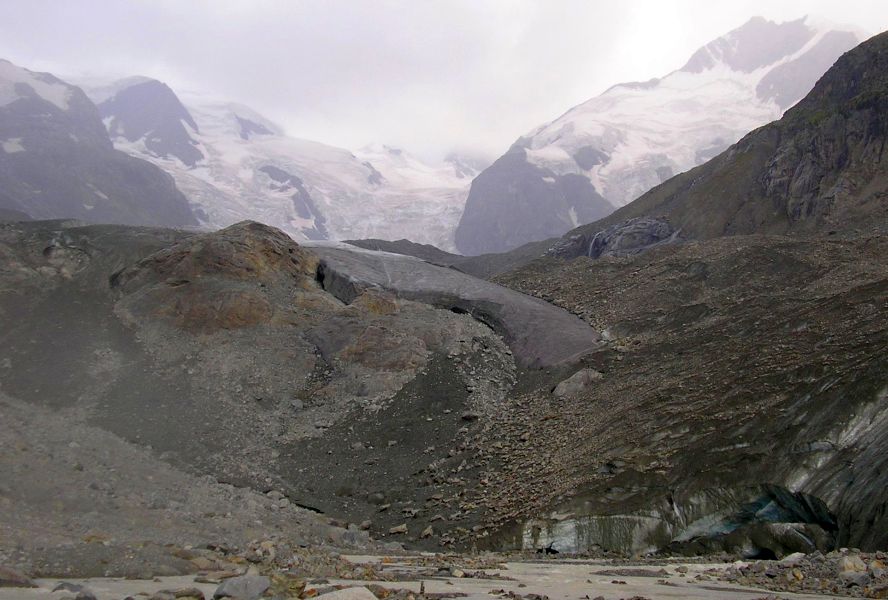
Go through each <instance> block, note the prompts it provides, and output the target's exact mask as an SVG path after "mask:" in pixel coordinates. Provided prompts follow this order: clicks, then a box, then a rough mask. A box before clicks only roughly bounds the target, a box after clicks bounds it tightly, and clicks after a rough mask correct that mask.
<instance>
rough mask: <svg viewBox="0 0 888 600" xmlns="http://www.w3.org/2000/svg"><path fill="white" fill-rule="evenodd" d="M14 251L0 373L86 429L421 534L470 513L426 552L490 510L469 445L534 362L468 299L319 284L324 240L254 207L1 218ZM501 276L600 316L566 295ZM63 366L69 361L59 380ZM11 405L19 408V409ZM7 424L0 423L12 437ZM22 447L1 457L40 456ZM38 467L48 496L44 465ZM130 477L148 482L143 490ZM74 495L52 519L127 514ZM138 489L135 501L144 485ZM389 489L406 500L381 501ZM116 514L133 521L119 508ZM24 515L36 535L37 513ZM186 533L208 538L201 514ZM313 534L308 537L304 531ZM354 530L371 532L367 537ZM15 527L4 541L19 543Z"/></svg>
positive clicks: (2, 239) (11, 392) (12, 516)
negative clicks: (341, 293)
mask: <svg viewBox="0 0 888 600" xmlns="http://www.w3.org/2000/svg"><path fill="white" fill-rule="evenodd" d="M0 257H2V260H0V315H2V318H0V336H2V337H3V339H4V340H6V341H5V342H4V344H3V345H2V347H0V385H2V390H3V393H4V394H7V395H8V396H10V397H11V398H12V400H14V401H15V402H18V403H20V406H21V407H22V410H23V411H27V407H29V406H31V407H33V409H34V411H38V410H44V411H47V412H52V411H59V414H64V415H65V416H64V419H65V420H66V423H67V426H68V429H69V430H70V431H71V432H72V435H74V432H77V431H81V426H83V427H86V426H88V427H90V428H93V430H95V431H101V432H104V433H105V434H107V435H108V436H115V437H116V438H118V439H119V440H121V443H124V444H130V445H133V446H135V447H137V448H138V447H141V448H140V451H141V452H142V453H144V452H148V450H146V448H145V447H149V446H150V454H151V455H152V456H153V457H155V458H154V460H155V463H153V464H156V463H157V462H159V461H161V460H162V461H166V462H167V463H170V464H172V465H174V467H175V468H176V469H177V470H179V471H181V472H188V473H197V474H200V475H209V476H212V477H213V478H214V480H216V481H222V482H225V483H226V484H233V485H236V486H238V487H239V488H252V489H253V490H258V491H259V492H265V491H268V490H272V489H273V490H277V491H279V492H280V493H281V494H282V496H280V497H275V498H274V500H275V502H276V503H283V505H284V506H287V507H292V506H293V505H296V504H298V505H303V506H309V507H312V508H313V509H315V510H320V511H323V512H326V513H329V514H331V515H335V516H337V517H338V518H340V519H344V520H348V521H349V522H352V523H362V522H364V521H369V522H370V523H369V524H368V525H367V526H366V527H368V528H369V529H370V531H371V532H372V535H374V536H378V535H385V534H386V532H387V531H388V530H389V529H390V528H391V527H394V526H397V525H399V524H401V523H403V522H404V519H405V518H406V517H405V514H409V515H410V517H409V518H410V519H411V521H410V523H411V532H414V535H416V534H418V533H419V532H421V531H424V530H425V529H427V528H428V526H429V525H431V524H432V522H433V518H434V517H436V512H432V510H431V509H430V508H429V509H423V510H420V509H421V508H422V507H432V506H435V507H437V508H436V509H435V510H436V511H438V510H440V511H447V514H448V515H449V516H452V515H455V513H456V512H457V511H459V512H460V514H459V515H456V516H452V518H451V519H450V521H448V523H446V524H440V523H437V521H434V522H435V523H437V524H436V525H435V531H436V533H435V534H434V535H429V536H427V537H425V538H423V539H422V541H421V542H419V543H421V544H422V545H424V546H426V547H429V548H434V547H437V546H438V544H439V543H440V542H441V539H442V536H444V535H445V534H446V533H447V531H448V530H450V529H455V528H457V527H463V526H468V527H472V526H474V525H475V524H477V522H478V516H477V514H476V513H477V512H478V511H477V510H472V509H471V508H469V507H466V508H460V504H461V502H460V500H459V493H460V490H462V488H463V487H464V486H466V485H469V486H471V487H473V486H477V485H480V483H479V479H480V478H479V475H478V472H477V470H475V469H468V468H466V467H465V466H463V467H460V464H461V463H463V462H464V461H466V463H468V461H470V460H473V459H472V456H471V453H470V444H471V441H472V440H473V439H474V438H475V436H476V435H477V432H478V431H479V430H480V429H482V428H483V427H485V426H486V425H485V424H486V423H487V421H488V419H489V415H491V414H493V413H495V412H497V411H498V410H499V407H500V406H501V404H502V402H503V400H504V399H505V397H506V396H507V395H508V394H509V393H510V391H511V390H512V388H513V386H514V385H515V383H516V379H517V376H518V368H517V367H516V364H515V363H516V359H515V357H514V356H513V353H512V351H511V350H510V349H509V348H508V347H507V346H506V344H505V343H504V342H503V340H502V338H501V337H500V336H499V335H497V334H496V333H495V332H494V331H493V330H492V329H490V328H489V327H487V326H486V325H484V324H482V323H481V322H480V321H479V320H476V319H474V318H473V317H472V316H471V315H469V314H467V312H461V311H451V310H443V309H442V308H438V307H434V306H431V305H429V304H428V303H425V302H423V301H422V298H419V295H417V299H416V300H410V299H408V298H406V297H403V296H401V297H399V296H398V295H396V294H395V293H394V292H392V291H387V290H386V289H384V288H383V287H382V286H371V285H366V286H361V289H359V290H356V292H355V294H354V295H353V296H351V297H349V298H348V299H349V303H345V302H343V301H342V300H340V299H339V298H337V297H336V296H335V295H333V294H331V293H330V292H329V291H327V290H325V289H324V287H323V286H322V285H321V282H319V281H318V280H317V275H318V268H317V267H318V264H319V262H318V261H319V256H318V254H316V252H315V250H313V249H311V248H306V247H304V246H300V245H297V244H295V243H294V242H293V241H292V240H291V239H290V238H289V237H287V236H286V235H285V234H283V233H282V232H281V231H280V230H277V229H274V228H270V227H266V226H264V225H260V224H257V223H249V222H247V223H241V224H238V225H235V226H232V227H229V228H227V229H225V230H221V231H218V232H213V233H207V234H195V233H189V232H183V231H176V230H160V229H146V228H130V227H121V226H95V225H93V226H87V225H84V224H82V223H76V222H71V221H50V222H46V221H43V222H40V221H38V222H29V223H7V222H4V223H2V224H0ZM416 262H418V261H416ZM419 264H422V263H419ZM442 270H444V271H449V270H448V269H442ZM422 272H423V271H419V273H422ZM454 274H456V275H460V276H461V277H463V278H465V279H469V278H468V276H466V275H461V274H459V273H456V272H454ZM482 283H483V282H482ZM486 285H489V286H490V287H493V288H496V287H497V286H492V285H491V284H486ZM498 289H500V290H502V292H501V293H502V294H504V295H505V296H507V297H518V298H523V299H525V300H526V301H528V302H529V303H530V304H532V305H535V306H541V307H543V308H548V309H550V310H552V311H553V312H554V313H555V314H559V315H563V316H564V317H567V318H568V320H567V321H565V322H572V323H575V324H578V325H580V326H581V328H582V330H584V331H587V332H592V329H591V328H589V327H588V326H586V325H584V324H583V323H581V322H579V321H578V320H577V319H575V318H573V317H570V315H567V314H566V313H565V312H564V311H561V310H557V309H552V307H549V306H548V305H546V304H545V303H543V302H540V301H537V300H533V299H531V298H528V297H526V296H522V295H521V294H517V293H515V292H510V291H508V290H504V289H503V288H498ZM453 293H454V302H457V303H459V300H458V297H457V296H458V294H457V292H453ZM466 308H469V307H468V306H467V307H466ZM527 314H528V316H533V314H534V313H527ZM593 334H594V332H593ZM590 337H593V338H594V335H591V336H590ZM592 341H593V342H594V341H595V340H594V339H593V340H592ZM50 348H52V350H51V351H50V350H49V349H50ZM50 371H52V372H53V373H55V375H56V376H54V377H51V378H49V377H46V373H47V372H50ZM0 411H2V412H3V414H4V418H5V420H4V424H5V423H6V422H7V421H8V420H9V415H10V413H9V411H8V410H6V409H5V408H4V407H3V406H0ZM40 414H43V413H40ZM463 415H473V417H472V418H464V416H463ZM59 418H60V419H61V417H59ZM35 429H37V430H40V428H35ZM17 431H18V430H17ZM24 432H25V434H26V433H27V428H25V429H24ZM9 433H10V428H8V427H4V428H3V429H2V431H0V443H2V444H4V445H5V444H6V443H7V440H8V437H4V436H7V435H8V434H9ZM23 435H24V434H23ZM93 437H95V435H94V436H93ZM29 439H32V440H34V438H33V437H32V438H29ZM96 439H105V438H96ZM19 441H20V440H11V441H8V443H12V444H18V443H19ZM69 442H76V443H78V444H82V441H81V439H80V438H69V439H66V440H64V442H63V443H62V444H61V446H62V447H63V448H67V444H68V443H69ZM34 443H38V442H37V441H35V442H34ZM57 455H58V452H57ZM67 455H68V453H67V452H66V454H65V456H67ZM158 457H159V458H158ZM6 458H7V457H6V456H5V455H4V457H0V463H2V464H0V471H2V470H3V469H5V468H7V467H5V466H4V465H6V464H8V465H11V466H10V467H8V468H10V469H12V468H16V467H14V465H16V464H28V465H31V464H37V463H30V462H29V463H23V462H21V461H20V460H19V458H18V457H17V455H15V456H10V457H8V458H9V461H10V462H8V463H4V461H5V460H6ZM35 460H36V459H35ZM331 465H336V468H335V469H331ZM113 468H115V469H117V468H118V467H113ZM458 468H459V469H461V470H460V471H459V472H460V473H461V475H460V476H459V477H454V476H453V474H452V473H451V471H453V472H455V470H456V469H458ZM35 472H41V471H39V470H35ZM67 472H71V473H72V474H73V475H75V476H76V475H77V473H80V472H79V471H73V470H72V467H71V466H70V465H69V464H68V463H65V466H59V467H58V470H53V473H54V474H57V475H54V476H53V485H54V486H59V487H62V488H64V487H65V486H66V485H76V486H78V489H79V488H80V487H83V488H86V486H87V484H88V482H87V484H81V481H80V479H78V478H74V477H72V478H69V479H66V478H65V477H64V474H65V473H67ZM137 472H138V473H142V472H143V471H137ZM10 477H11V476H10ZM2 479H4V480H7V479H9V478H8V477H4V478H2ZM115 481H116V479H115ZM28 482H29V487H28V490H29V491H28V494H29V495H28V496H27V498H33V497H34V494H35V492H33V487H32V484H33V485H34V486H37V485H38V483H37V479H28ZM0 485H2V484H0ZM120 485H122V486H125V487H127V489H129V486H128V485H126V484H124V483H120ZM195 489H196V490H203V489H205V488H199V487H196V488H195ZM133 493H136V494H139V496H138V497H139V498H141V494H142V493H143V488H142V487H139V488H138V490H137V491H136V492H133ZM144 493H147V492H144ZM216 493H217V492H212V493H209V492H208V493H207V495H209V496H211V497H215V495H216ZM3 494H4V497H5V492H3ZM97 494H99V492H97ZM45 497H49V496H46V495H44V496H43V498H45ZM54 497H55V496H54ZM72 497H75V496H72ZM101 497H102V498H108V497H110V496H104V495H101ZM76 498H77V500H76V502H74V503H72V504H71V505H65V506H66V508H65V510H64V511H62V512H61V513H58V515H59V519H58V520H53V521H52V523H53V527H54V528H56V530H57V532H58V536H59V537H60V539H71V538H72V537H73V538H75V539H79V538H80V535H78V533H77V532H78V531H80V530H79V529H78V528H79V527H82V526H83V524H84V523H89V522H90V521H89V519H88V518H86V517H83V515H82V514H81V513H82V511H81V509H80V508H78V507H81V506H89V508H88V509H87V512H89V514H92V515H95V516H97V517H98V518H102V511H105V510H113V509H112V508H110V507H109V506H108V505H106V504H105V503H100V504H96V503H95V502H94V498H93V496H92V495H91V492H88V493H87V494H86V496H76ZM127 498H129V496H127ZM247 498H252V496H251V494H247V496H245V497H244V502H247V501H248V500H247ZM284 500H286V502H284ZM177 501H178V502H183V503H186V504H187V506H189V507H190V508H189V509H188V510H189V511H195V514H198V515H202V514H203V513H204V512H210V511H214V510H218V511H219V512H218V514H219V515H220V517H219V519H220V521H219V522H220V523H230V522H232V521H230V520H228V519H227V518H225V517H224V516H223V515H225V513H226V512H229V511H233V509H229V508H224V506H225V505H224V503H223V504H219V505H218V506H220V507H222V508H209V507H208V508H206V509H203V508H202V507H203V506H208V505H205V504H203V503H202V502H197V501H195V500H194V497H193V496H190V495H189V496H183V497H182V499H181V500H177ZM249 501H250V502H252V501H253V500H249ZM72 502H73V501H72ZM146 502H147V500H146ZM121 504H122V505H123V506H125V507H126V510H127V511H129V510H130V508H129V507H130V504H129V503H128V501H127V503H121ZM385 504H394V505H395V508H392V510H390V511H380V506H383V505H385ZM37 506H41V505H39V504H33V503H31V504H29V502H28V501H27V499H25V500H22V501H21V502H18V501H17V502H15V503H14V504H13V505H11V507H10V505H4V510H3V511H0V528H3V531H4V532H6V531H10V529H9V525H8V524H9V523H14V522H15V521H16V520H17V519H24V518H25V517H27V519H31V518H32V517H33V515H35V514H39V509H37V508H34V507H37ZM96 507H99V508H98V509H96ZM93 510H99V512H98V513H92V512H90V511H93ZM287 511H289V509H287ZM287 511H285V510H284V509H281V515H283V514H285V512H287ZM403 511H406V512H403ZM56 514H57V513H55V512H53V515H56ZM124 514H128V513H124ZM133 514H135V513H133ZM189 514H190V513H189ZM238 514H243V515H244V517H243V518H244V519H246V520H247V521H248V522H249V523H248V524H247V525H244V526H243V527H241V526H240V525H236V527H238V530H239V531H241V530H242V531H244V532H246V531H249V530H251V528H252V527H253V525H252V523H253V521H255V520H256V519H260V517H259V516H255V515H257V512H256V511H254V510H253V509H252V508H251V506H247V507H245V509H244V511H241V512H239V513H238ZM177 515H178V513H177ZM246 515H250V516H249V517H247V516H246ZM134 518H135V517H134ZM194 518H195V519H197V517H194ZM203 518H204V517H200V519H203ZM178 519H179V517H178V516H176V517H175V519H174V520H172V521H169V522H170V523H179V522H180V521H179V520H178ZM158 520H160V521H163V519H158ZM198 520H199V519H198ZM261 520H262V521H263V522H265V523H278V522H279V521H278V520H266V519H265V518H264V517H263V518H262V519H261ZM108 521H109V523H112V524H113V527H114V529H113V531H115V532H118V531H120V530H119V529H118V528H117V524H118V521H117V520H115V519H110V518H109V520H108ZM25 522H26V523H32V521H30V520H26V521H25ZM137 522H138V531H137V534H138V535H142V536H144V538H145V539H160V538H162V537H163V536H165V535H167V532H168V531H169V529H168V528H166V526H161V525H157V526H155V525H152V523H151V521H150V519H143V515H142V513H138V520H137ZM167 522H168V521H164V523H167ZM238 522H239V521H238ZM66 523H71V525H70V527H69V526H67V525H66ZM296 525H298V524H296V523H294V527H295V526H296ZM109 527H110V526H109ZM257 527H258V526H257ZM15 531H16V532H17V533H16V537H15V538H14V539H15V540H20V539H22V538H21V537H20V535H19V533H20V532H22V531H27V527H26V526H25V525H23V526H22V529H19V528H16V529H15ZM184 531H185V533H184V534H183V535H184V536H185V537H186V538H187V537H193V538H194V539H195V540H197V541H199V538H197V537H195V536H194V530H193V529H191V528H190V527H188V528H185V529H184ZM212 531H218V530H217V529H212ZM290 531H292V530H290ZM296 532H297V533H293V537H292V538H291V539H294V540H297V541H298V540H299V539H300V538H299V535H298V527H296ZM186 534H187V535H186ZM340 534H342V532H340ZM340 534H337V535H340ZM121 535H122V534H121ZM128 535H129V534H128ZM151 535H155V536H156V537H155V538H151ZM244 535H249V534H247V533H244ZM288 535H290V534H288ZM342 535H345V534H342ZM348 535H349V536H350V539H353V540H355V543H360V539H361V536H366V533H364V532H363V530H362V531H357V530H355V531H352V532H348ZM2 537H3V540H2V541H0V552H2V551H3V550H4V547H3V544H4V542H6V540H7V539H10V538H8V537H7V535H6V534H4V536H2ZM35 539H36V538H35ZM40 539H45V538H40ZM125 539H127V540H129V539H130V538H129V537H125ZM177 539H179V538H177ZM217 539H219V540H224V539H225V537H224V536H222V535H219V536H217ZM365 539H366V538H365ZM403 541H408V542H409V541H410V540H409V538H407V537H405V538H404V540H403ZM94 545H95V544H94ZM27 548H29V549H30V550H29V552H31V551H33V547H32V545H30V544H29V545H27ZM102 548H104V546H102ZM107 552H111V549H109V550H107ZM88 556H94V555H92V554H89V555H88ZM94 564H100V563H99V561H98V560H96V561H95V562H94Z"/></svg>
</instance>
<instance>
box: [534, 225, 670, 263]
mask: <svg viewBox="0 0 888 600" xmlns="http://www.w3.org/2000/svg"><path fill="white" fill-rule="evenodd" d="M679 241H681V232H680V231H676V230H674V229H673V228H672V226H671V225H670V224H669V223H668V222H666V221H665V220H663V219H650V218H646V217H640V218H635V219H629V220H627V221H625V222H622V223H617V224H615V225H611V226H610V227H608V228H607V229H603V230H601V231H595V232H594V233H593V232H591V231H590V232H583V233H577V234H572V235H570V236H565V237H564V238H562V239H560V240H558V241H557V242H555V244H554V245H553V246H552V247H551V248H549V250H548V251H547V254H548V255H550V256H557V257H558V258H566V259H571V258H576V257H578V256H588V257H589V258H601V257H602V256H630V255H632V254H639V253H641V252H645V251H647V250H650V249H651V248H656V247H657V246H662V245H665V244H673V243H676V242H679Z"/></svg>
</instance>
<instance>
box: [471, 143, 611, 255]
mask: <svg viewBox="0 0 888 600" xmlns="http://www.w3.org/2000/svg"><path fill="white" fill-rule="evenodd" d="M612 210H613V206H611V204H610V203H609V202H607V201H606V200H605V199H604V198H602V197H601V196H600V195H599V194H598V192H596V191H595V188H594V187H593V186H592V183H591V182H590V181H589V180H588V179H587V178H585V177H583V176H582V175H576V174H568V175H556V174H555V173H554V172H552V171H551V170H549V169H544V168H541V167H538V166H535V165H533V164H531V163H530V162H528V160H527V157H526V152H525V150H524V148H522V147H520V146H519V145H516V146H513V147H512V149H511V150H509V152H507V153H506V154H505V155H504V156H502V157H501V158H499V159H498V160H497V161H496V162H494V163H493V165H491V166H490V167H489V168H487V169H485V170H484V171H483V172H482V173H481V174H480V175H478V177H476V178H475V180H474V181H472V187H471V189H470V191H469V196H468V199H467V200H466V207H465V210H464V212H463V215H462V217H461V218H460V221H459V225H458V226H457V228H456V236H455V237H456V247H457V248H458V249H459V250H460V252H462V253H463V254H471V255H475V254H484V253H488V252H505V251H508V250H512V249H513V248H516V247H518V246H520V245H522V244H524V243H527V242H530V241H538V240H543V239H546V238H550V237H555V236H558V235H561V234H562V233H564V232H565V231H568V230H569V229H570V228H571V227H572V226H573V225H574V224H576V223H588V222H590V221H593V220H595V219H598V218H601V217H603V216H605V215H607V214H608V213H610V212H611V211H612Z"/></svg>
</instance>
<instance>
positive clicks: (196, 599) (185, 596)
mask: <svg viewBox="0 0 888 600" xmlns="http://www.w3.org/2000/svg"><path fill="white" fill-rule="evenodd" d="M149 600H204V593H203V592H202V591H201V590H199V589H197V588H193V587H189V588H179V589H175V590H160V591H159V592H157V593H156V594H154V595H153V596H151V597H150V599H149Z"/></svg>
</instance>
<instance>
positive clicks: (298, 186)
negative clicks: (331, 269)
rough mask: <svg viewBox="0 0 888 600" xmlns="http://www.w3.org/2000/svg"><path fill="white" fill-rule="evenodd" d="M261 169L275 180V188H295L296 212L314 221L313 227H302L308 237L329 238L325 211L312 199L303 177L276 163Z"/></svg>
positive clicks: (293, 197) (294, 206)
mask: <svg viewBox="0 0 888 600" xmlns="http://www.w3.org/2000/svg"><path fill="white" fill-rule="evenodd" d="M259 170H260V171H261V172H263V173H265V174H266V175H268V176H269V177H270V178H271V179H272V181H274V182H275V185H273V186H272V187H274V189H277V190H281V191H290V190H294V191H293V196H292V199H293V208H295V209H296V214H297V215H299V217H300V218H302V219H306V220H311V221H312V222H313V225H312V227H303V228H302V233H303V234H305V236H306V237H307V238H308V239H310V240H326V239H329V235H330V234H329V233H328V232H327V227H326V223H327V218H326V217H325V216H324V213H322V212H321V211H320V210H318V207H317V204H316V203H315V201H314V200H313V199H312V197H311V194H309V193H308V190H306V189H305V185H303V183H302V179H300V178H299V177H297V176H295V175H292V174H290V173H287V172H286V171H284V170H283V169H281V168H280V167H276V166H274V165H266V166H264V167H260V168H259Z"/></svg>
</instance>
